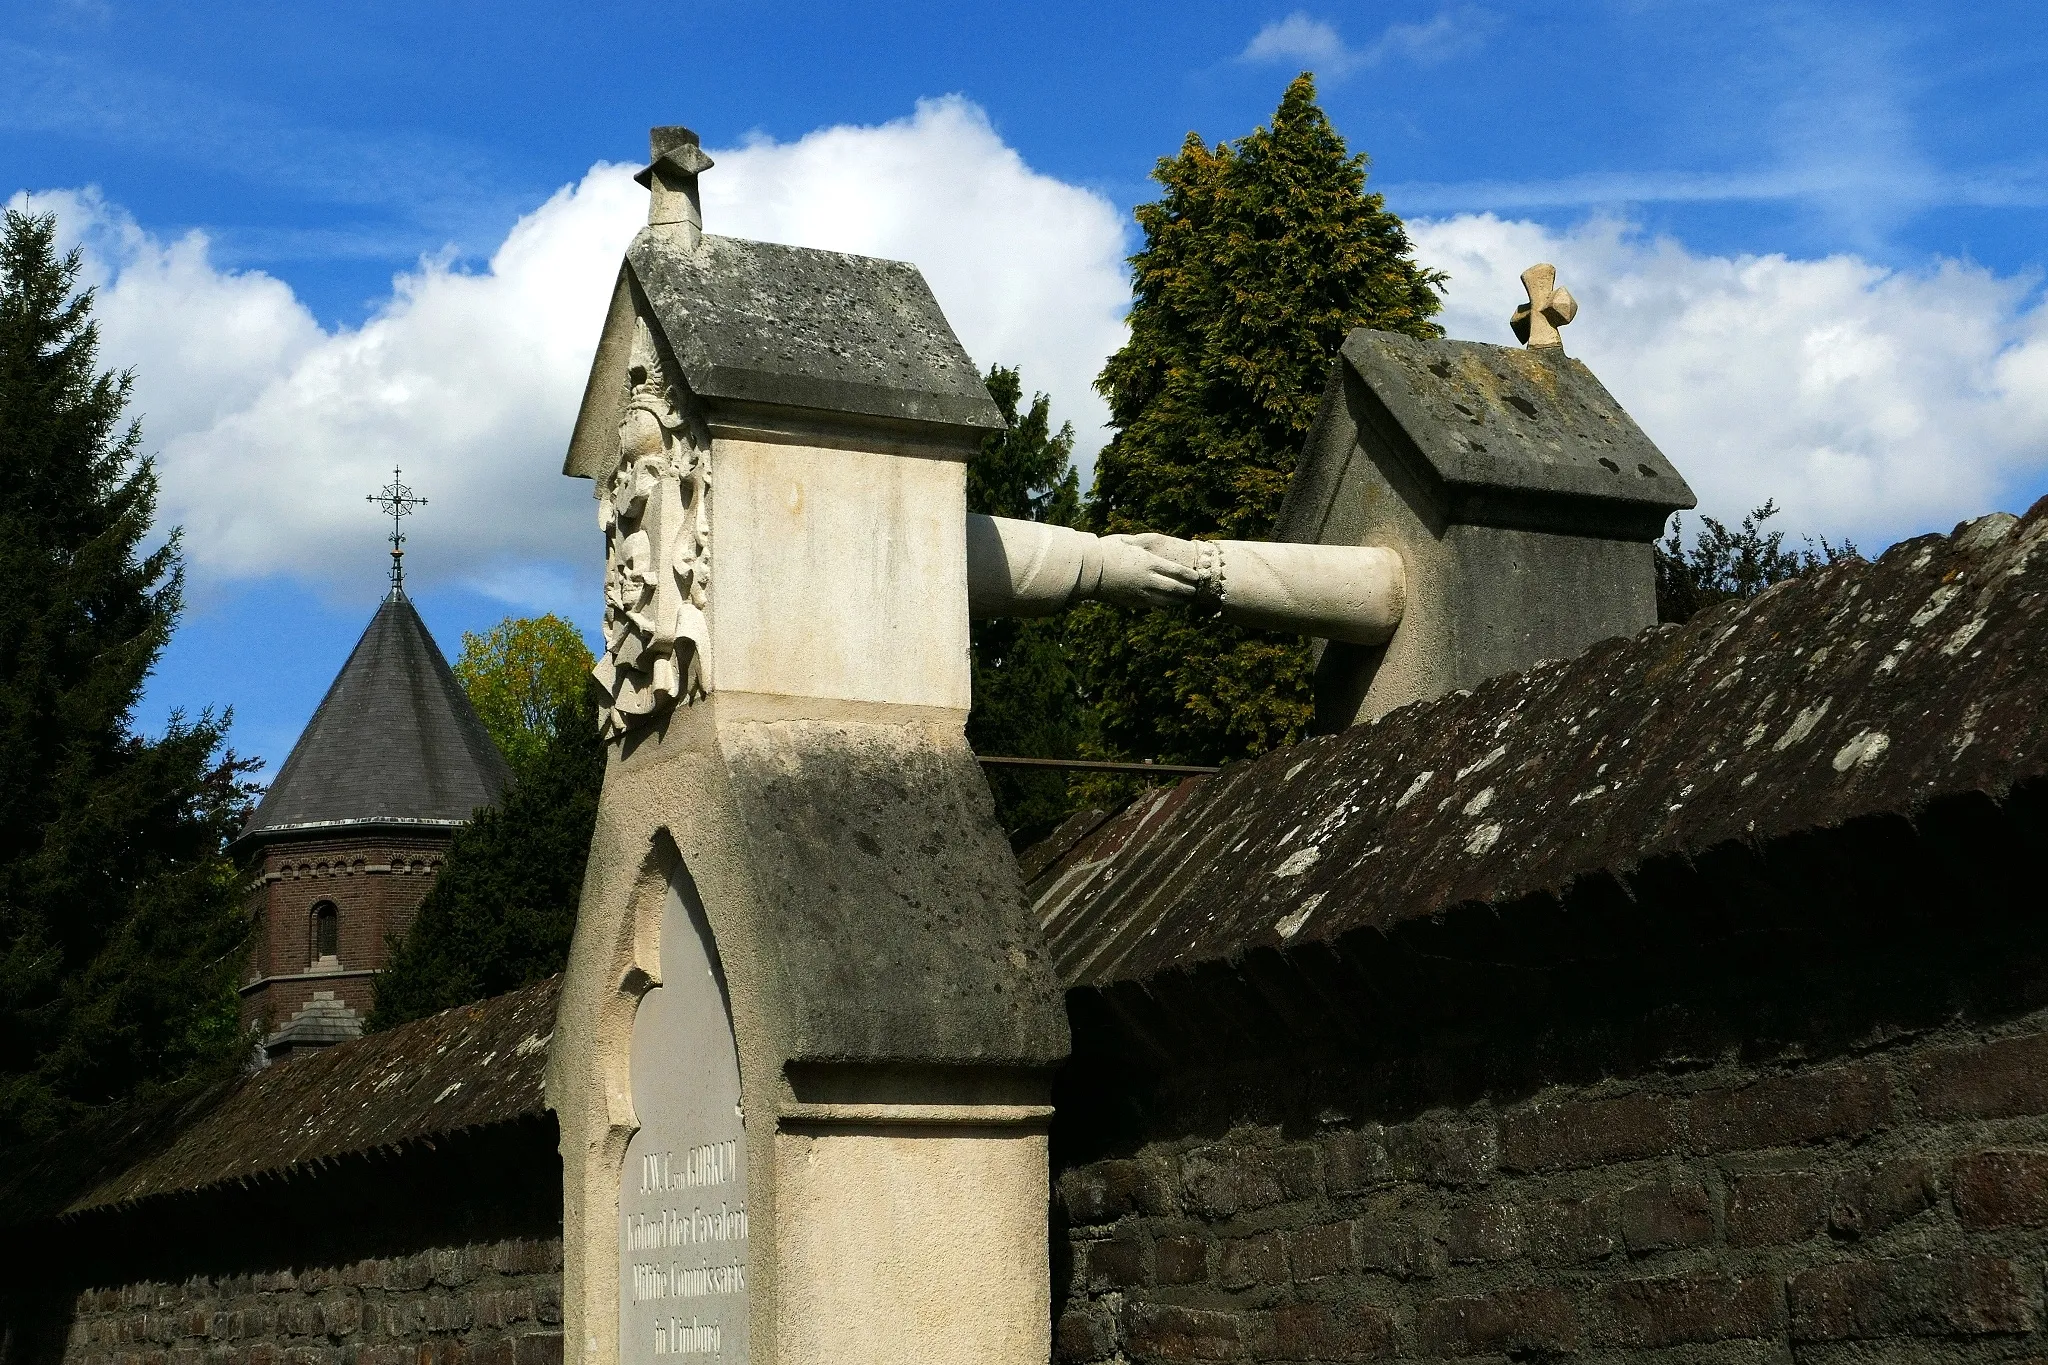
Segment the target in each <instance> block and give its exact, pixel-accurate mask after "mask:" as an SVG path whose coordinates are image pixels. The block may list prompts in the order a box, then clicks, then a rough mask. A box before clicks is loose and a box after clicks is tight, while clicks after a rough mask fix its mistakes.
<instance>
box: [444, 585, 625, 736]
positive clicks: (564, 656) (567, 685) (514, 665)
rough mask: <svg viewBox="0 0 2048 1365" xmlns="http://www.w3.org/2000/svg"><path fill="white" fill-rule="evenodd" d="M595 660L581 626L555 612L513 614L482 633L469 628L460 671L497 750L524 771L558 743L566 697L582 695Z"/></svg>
mask: <svg viewBox="0 0 2048 1365" xmlns="http://www.w3.org/2000/svg"><path fill="white" fill-rule="evenodd" d="M595 662H596V660H594V659H593V658H592V657H591V654H590V646H589V645H587V644H585V643H584V641H583V634H582V632H581V631H579V630H577V629H576V627H574V626H572V625H570V624H569V623H568V622H567V621H564V620H563V619H562V618H561V617H559V616H556V615H554V614H553V613H552V612H551V613H549V614H548V615H545V616H524V617H512V616H508V617H506V618H505V619H504V620H502V621H500V622H499V623H498V624H497V625H495V626H493V627H491V628H490V630H488V631H486V632H485V633H484V634H482V635H474V634H471V633H470V632H469V631H464V632H463V633H462V655H461V657H460V658H458V659H457V660H456V661H455V677H456V679H457V681H459V682H460V683H461V684H462V690H463V691H464V692H466V693H468V694H469V702H470V705H472V706H474V707H475V708H476V713H477V715H478V716H479V717H481V718H482V720H483V723H484V728H485V729H486V730H488V731H490V733H491V738H492V739H493V740H494V741H496V742H497V745H498V752H499V753H502V754H503V755H505V762H506V763H507V764H509V765H511V768H512V771H513V773H514V774H515V775H523V774H524V773H526V772H527V771H528V770H529V769H531V768H532V767H533V766H534V764H535V763H537V762H539V761H540V757H541V754H542V753H543V751H545V750H546V748H547V747H548V745H549V744H550V743H552V742H553V741H554V739H555V736H556V728H555V726H556V719H557V716H558V715H559V714H560V713H561V710H562V707H563V705H564V703H568V702H575V701H579V700H581V699H582V697H583V693H584V687H585V679H587V678H588V677H589V676H590V667H591V665H592V664H593V663H595ZM579 723H580V722H579Z"/></svg>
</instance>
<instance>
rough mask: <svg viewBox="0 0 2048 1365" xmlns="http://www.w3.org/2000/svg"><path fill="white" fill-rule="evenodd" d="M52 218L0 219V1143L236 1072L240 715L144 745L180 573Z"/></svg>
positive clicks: (178, 723) (243, 793) (125, 384)
mask: <svg viewBox="0 0 2048 1365" xmlns="http://www.w3.org/2000/svg"><path fill="white" fill-rule="evenodd" d="M78 272H79V256H78V253H77V252H75V251H74V252H72V253H70V254H69V255H59V253H58V252H57V249H56V222H55V219H54V218H53V217H49V216H40V217H37V216H30V215H27V214H23V213H20V212H17V211H14V210H9V211H8V212H7V213H6V215H5V220H4V223H0V1144H7V1143H13V1142H18V1141H22V1140H24V1139H31V1138H35V1137H38V1136H41V1135H43V1134H46V1133H48V1132H50V1131H52V1130H53V1129H55V1128H57V1127H59V1126H61V1125H62V1124H64V1123H65V1122H66V1121H68V1120H70V1119H73V1118H76V1117H77V1116H78V1115H79V1114H80V1113H81V1112H83V1111H84V1110H86V1109H88V1108H89V1107H91V1106H95V1105H104V1104H107V1103H110V1102H114V1101H119V1100H123V1099H127V1098H130V1097H133V1096H135V1095H137V1094H138V1093H142V1092H148V1091H151V1090H153V1089H159V1088H161V1087H163V1086H166V1085H171V1084H175V1083H177V1082H179V1081H181V1080H187V1079H191V1078H194V1077H204V1076H210V1075H212V1074H215V1073H217V1072H219V1071H220V1070H222V1069H232V1067H233V1066H234V1065H235V1064H237V1062H239V1060H240V1059H241V1057H242V1055H243V1053H244V1051H245V1048H246V1040H245V1039H244V1038H243V1037H242V1035H241V1031H240V1028H239V1025H238V1022H237V1015H238V1009H237V1003H236V996H235V985H236V984H237V976H238V974H239V973H238V969H239V968H240V966H241V960H240V951H239V950H240V948H241V945H242V944H243V942H244V940H245V936H246V932H247V925H246V917H245V915H244V913H243V906H242V899H243V896H242V891H243V888H242V884H241V879H240V876H239V874H238V872H237V871H236V868H235V866H234V864H233V863H232V862H231V861H230V860H229V858H228V856H227V852H226V848H227V843H228V841H229V840H230V839H231V838H232V837H233V836H234V834H235V833H236V831H237V830H238V829H239V827H240V825H241V823H242V822H243V820H245V819H246V818H247V813H248V807H249V798H250V795H251V792H252V788H251V787H250V786H249V784H248V783H247V781H246V780H245V779H246V775H247V773H248V772H249V771H250V769H251V768H252V767H253V765H252V764H249V763H246V762H244V761H242V760H240V759H237V758H236V757H235V756H234V755H233V754H232V753H230V752H228V751H227V750H226V748H225V740H226V730H227V719H226V717H224V716H222V717H215V716H214V715H213V714H211V713H207V714H203V715H202V716H201V717H200V718H199V719H198V720H196V721H188V720H186V719H185V718H183V717H182V716H174V717H173V718H172V720H171V724H170V727H169V729H168V731H167V732H166V733H165V734H164V735H163V736H162V737H161V738H155V739H151V738H147V737H145V736H142V735H139V734H137V733H136V731H135V728H134V724H133V719H134V709H135V704H136V701H137V699H138V698H139V696H140V695H141V691H142V685H143V681H144V679H145V678H146V677H147V676H148V675H149V671H150V669H151V668H152V667H153V666H154V664H155V662H156V659H157V656H158V655H159V653H160V652H161V651H162V650H163V647H164V644H165V642H166V641H167V640H169V638H170V635H171V631H172V629H173V628H174V627H175V625H176V623H177V618H178V612H179V607H180V589H181V585H182V570H181V565H180V558H179V551H178V537H177V534H176V533H175V532H173V533H172V534H171V535H170V536H169V537H168V538H167V539H166V540H165V542H164V543H163V544H162V545H161V546H159V547H158V548H157V549H155V550H154V551H150V552H148V553H145V552H144V551H143V544H144V541H145V540H146V538H147V537H148V535H149V533H150V526H151V522H152V520H153V517H154V514H155V504H156V475H155V471H154V469H153V468H152V466H151V463H150V461H149V460H147V459H144V458H139V456H138V449H139V446H140V442H141V430H140V427H139V426H138V425H137V424H136V423H134V422H131V421H127V420H126V419H125V412H126V409H127V406H128V401H129V395H130V390H131V383H132V381H131V377H130V376H129V375H127V374H112V373H107V372H104V371H101V370H100V369H99V368H98V344H99V338H98V331H97V328H96V327H95V325H94V322H93V319H92V301H93V299H92V292H91V291H90V290H79V289H78V288H77V281H78Z"/></svg>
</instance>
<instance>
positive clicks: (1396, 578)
mask: <svg viewBox="0 0 2048 1365" xmlns="http://www.w3.org/2000/svg"><path fill="white" fill-rule="evenodd" d="M1406 594H1407V581H1406V575H1405V573H1404V572H1403V569H1402V566H1401V557H1400V556H1399V555H1397V554H1395V553H1394V552H1393V551H1392V550H1387V549H1381V548H1379V547H1377V546H1350V545H1301V544H1294V543H1291V542H1282V541H1248V540H1180V539H1176V538H1175V537H1173V536H1163V535H1156V534H1150V533H1148V534H1144V535H1127V536H1126V535H1119V536H1092V535H1089V534H1088V533H1087V532H1086V531H1075V530H1070V529H1068V528H1067V527H1064V526H1048V525H1045V524H1044V523H1041V522H1035V521H1013V520H1011V519H1009V518H1007V517H986V516H980V515H977V514H970V515H969V516H968V518H967V605H968V612H969V614H970V615H972V616H975V617H977V618H986V617H994V616H1050V615H1053V614H1054V613H1056V612H1061V611H1064V610H1066V609H1067V608H1068V607H1070V606H1072V605H1074V604H1075V603H1076V602H1083V601H1088V600H1091V599H1092V600H1095V601H1101V602H1111V603H1115V604H1116V605H1118V606H1127V607H1164V606H1174V605H1190V606H1199V605H1208V606H1211V607H1213V608H1214V609H1215V610H1216V612H1217V613H1218V614H1219V615H1220V616H1222V617H1223V619H1224V620H1226V621H1231V622H1234V623H1236V624H1238V625H1244V626H1257V627H1261V628H1264V629H1267V630H1290V631H1297V632H1299V633H1301V634H1303V635H1314V636H1319V637H1321V638H1323V639H1327V640H1342V641H1344V642H1346V643H1349V644H1361V645H1377V644H1385V643H1386V642H1387V640H1388V639H1389V638H1391V637H1392V635H1393V633H1394V627H1395V626H1397V625H1399V624H1400V622H1401V612H1402V609H1403V607H1404V606H1405V604H1406Z"/></svg>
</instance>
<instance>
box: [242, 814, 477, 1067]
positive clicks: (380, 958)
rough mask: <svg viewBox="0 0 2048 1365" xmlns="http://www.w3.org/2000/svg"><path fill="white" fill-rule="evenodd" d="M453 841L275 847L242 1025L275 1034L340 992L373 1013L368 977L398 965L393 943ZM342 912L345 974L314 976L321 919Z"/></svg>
mask: <svg viewBox="0 0 2048 1365" xmlns="http://www.w3.org/2000/svg"><path fill="white" fill-rule="evenodd" d="M447 851H448V840H447V837H446V836H445V835H439V834H426V835H418V836H392V835H390V834H378V835H366V836H361V837H355V838H334V837H328V838H322V839H307V840H300V841H284V840H280V841H278V842H275V843H272V844H270V845H268V846H267V847H265V849H264V850H263V856H262V860H261V863H260V864H259V881H258V884H257V886H256V888H255V890H254V891H253V892H252V894H251V911H252V914H253V915H254V916H255V921H256V924H257V926H258V932H257V934H256V938H255V942H254V943H253V945H252V946H251V949H250V959H249V969H248V973H247V978H246V984H245V986H244V988H243V1004H242V1008H243V1012H244V1017H245V1018H247V1019H249V1020H250V1021H252V1022H255V1021H258V1020H260V1019H263V1018H265V1017H267V1018H268V1020H269V1021H270V1023H269V1027H271V1028H275V1027H277V1026H279V1025H281V1024H283V1023H284V1022H285V1021H286V1020H288V1019H290V1018H291V1017H292V1015H293V1014H294V1013H296V1012H297V1011H298V1010H299V1009H300V1008H302V1007H303V1006H304V1005H305V1004H306V1002H307V1001H309V1000H311V999H312V998H313V996H314V994H315V993H316V992H320V991H327V992H332V993H333V995H334V996H335V998H336V999H338V1000H339V1001H341V1003H342V1004H344V1005H347V1006H348V1007H349V1008H350V1009H353V1010H354V1011H355V1012H356V1013H357V1014H358V1015H366V1014H368V1013H369V1009H370V1004H371V996H372V988H371V982H370V976H369V973H371V972H374V971H376V970H378V969H379V968H381V967H383V966H384V965H385V964H386V962H387V961H388V960H389V958H390V953H389V950H388V948H387V946H386V943H385V939H386V936H387V935H391V934H398V935H400V936H403V934H404V933H405V931H406V930H407V929H408V928H410V927H411V925H412V918H413V915H414V914H416V913H417V912H418V910H419V906H420V902H421V901H422V900H424V899H426V895H427V892H428V890H430V889H431V888H432V886H433V884H434V876H435V874H436V873H437V872H439V871H440V867H441V861H442V859H443V858H444V857H445V856H446V855H447ZM323 901H329V902H332V903H333V904H334V906H335V909H336V911H337V926H336V927H337V930H338V938H339V943H338V945H337V946H338V950H339V951H338V952H337V953H336V958H337V960H338V964H339V970H338V971H334V972H322V971H319V970H316V969H315V963H314V958H313V951H312V950H313V946H314V944H313V937H312V931H313V912H314V908H315V907H316V906H318V905H319V904H320V903H321V902H323Z"/></svg>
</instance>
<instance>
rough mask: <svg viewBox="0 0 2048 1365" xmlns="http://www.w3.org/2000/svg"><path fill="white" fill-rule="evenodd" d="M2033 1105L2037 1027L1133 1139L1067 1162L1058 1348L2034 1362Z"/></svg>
mask: <svg viewBox="0 0 2048 1365" xmlns="http://www.w3.org/2000/svg"><path fill="white" fill-rule="evenodd" d="M2044 1116H2048V1015H2042V1014H2034V1015H2031V1016H2029V1017H2028V1018H2026V1019H2025V1020H2024V1021H2022V1022H2020V1023H2019V1024H2017V1025H2015V1026H2013V1028H2012V1029H2011V1030H2010V1031H2008V1030H2005V1029H2000V1030H1997V1031H1994V1032H1991V1033H1989V1034H1984V1035H1973V1034H1972V1033H1970V1032H1969V1031H1967V1030H1961V1031H1956V1032H1954V1033H1950V1032H1943V1033H1940V1034H1937V1035H1936V1036H1934V1037H1932V1038H1928V1039H1925V1040H1901V1041H1900V1042H1899V1043H1897V1044H1896V1045H1893V1046H1886V1047H1880V1048H1876V1049H1873V1050H1871V1051H1869V1052H1867V1053H1864V1054H1862V1055H1857V1056H1851V1057H1848V1058H1843V1059H1832V1058H1831V1059H1828V1060H1826V1061H1824V1062H1821V1063H1820V1064H1816V1065H1804V1066H1802V1065H1792V1066H1765V1067H1759V1066H1742V1065H1723V1066H1715V1067H1707V1068H1697V1069H1696V1068H1693V1067H1689V1066H1685V1065H1683V1064H1682V1063H1677V1062H1676V1061H1675V1059H1674V1063H1673V1064H1671V1065H1667V1066H1666V1067H1663V1068H1660V1069H1658V1070H1657V1071H1655V1072H1653V1073H1651V1074H1648V1075H1644V1076H1641V1077H1637V1078H1633V1079H1631V1080H1628V1081H1620V1080H1614V1079H1605V1080H1602V1081H1599V1082H1596V1083H1594V1084H1591V1085H1568V1086H1553V1087H1546V1088H1544V1089H1543V1090H1541V1091H1540V1092H1538V1093H1537V1094H1536V1095H1534V1096H1532V1097H1530V1098H1529V1099H1527V1100H1524V1101H1522V1102H1520V1103H1514V1104H1507V1105H1501V1106H1495V1105H1492V1104H1475V1105H1465V1106H1442V1107H1437V1108H1432V1109H1430V1110H1428V1111H1427V1112H1425V1113H1423V1114H1420V1115H1418V1116H1416V1117H1414V1118H1410V1119H1407V1120H1405V1121H1396V1122H1388V1123H1378V1122H1368V1123H1356V1122H1350V1123H1339V1124H1334V1125H1330V1126H1327V1127H1323V1128H1321V1129H1320V1130H1319V1131H1293V1130H1291V1129H1290V1128H1289V1127H1288V1126H1287V1125H1285V1124H1271V1125H1258V1126H1246V1127H1241V1128H1237V1129H1235V1130H1232V1131H1229V1132H1226V1133H1224V1134H1222V1135H1217V1136H1212V1135H1208V1134H1186V1135H1176V1136H1173V1137H1170V1138H1165V1139H1163V1140H1154V1141H1150V1142H1145V1143H1142V1144H1140V1145H1139V1146H1138V1147H1137V1148H1136V1150H1135V1151H1133V1152H1131V1153H1130V1155H1128V1156H1122V1157H1118V1158H1114V1159H1108V1160H1098V1161H1088V1162H1082V1163H1080V1164H1076V1165H1073V1166H1071V1167H1070V1168H1068V1169H1066V1170H1064V1171H1062V1172H1061V1173H1060V1174H1059V1178H1058V1197H1059V1206H1060V1209H1061V1210H1062V1211H1063V1213H1064V1215H1065V1220H1066V1223H1067V1228H1066V1231H1065V1234H1064V1237H1063V1238H1062V1246H1061V1248H1060V1254H1059V1255H1058V1256H1057V1257H1056V1260H1057V1262H1059V1263H1060V1274H1061V1285H1062V1287H1063V1288H1064V1290H1065V1295H1066V1302H1065V1305H1064V1308H1063V1310H1062V1312H1061V1314H1060V1317H1059V1320H1058V1329H1057V1357H1058V1358H1059V1359H1061V1360H1065V1361H1073V1362H1082V1361H1110V1360H1120V1359H1140V1360H1155V1359H1156V1360H1261V1361H1264V1360H1274V1361H1279V1360H1287V1361H1293V1360H1304V1361H1305V1360H1358V1359H1376V1358H1383V1357H1384V1358H1398V1359H1444V1360H1449V1359H1457V1358H1464V1357H1475V1356H1484V1357H1496V1358H1497V1357H1500V1356H1503V1355H1505V1356H1509V1357H1523V1356H1554V1355H1583V1356H1586V1357H1588V1358H1600V1357H1602V1356H1606V1357H1608V1358H1620V1357H1621V1356H1624V1355H1626V1356H1627V1357H1628V1358H1631V1359H1633V1358H1639V1357H1643V1353H1647V1352H1664V1351H1676V1352H1681V1353H1689V1354H1685V1355H1684V1358H1689V1359H1697V1358H1701V1356H1700V1354H1699V1353H1700V1352H1703V1351H1706V1350H1707V1349H1708V1348H1709V1347H1710V1346H1711V1347H1714V1348H1715V1349H1716V1350H1719V1351H1721V1352H1722V1356H1721V1357H1720V1358H1727V1359H1734V1358H1737V1355H1729V1354H1727V1353H1728V1352H1731V1351H1734V1352H1737V1353H1738V1354H1739V1355H1740V1357H1741V1358H1760V1357H1759V1356H1758V1353H1759V1352H1761V1353H1763V1354H1767V1355H1770V1356H1771V1357H1772V1358H1776V1359H1784V1358H1786V1353H1787V1352H1790V1353H1793V1354H1796V1355H1798V1356H1799V1357H1800V1358H1801V1359H1808V1358H1811V1359H1816V1360H1818V1359H1823V1358H1826V1359H1836V1358H1839V1359H1849V1358H1851V1356H1857V1355H1859V1353H1860V1352H1863V1351H1866V1350H1870V1349H1878V1350H1882V1351H1884V1352H1886V1353H1887V1355H1886V1358H1887V1359H1917V1360H1957V1361H1961V1360H1978V1359H1986V1360H1988V1359H1994V1358H2001V1359H2002V1358H2017V1357H2014V1356H2013V1354H2012V1353H2014V1352H2018V1353H2019V1355H2020V1356H2031V1357H2035V1358H2038V1354H2039V1353H2040V1352H2041V1351H2042V1350H2044V1349H2048V1331H2044V1330H2043V1328H2044V1327H2048V1317H2044V1315H2043V1275H2044V1270H2048V1117H2044ZM1738 1343H1740V1344H1741V1345H1740V1347H1738V1345H1737V1344H1738ZM1644 1358H1648V1357H1644ZM1673 1358H1678V1356H1674V1357H1673Z"/></svg>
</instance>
